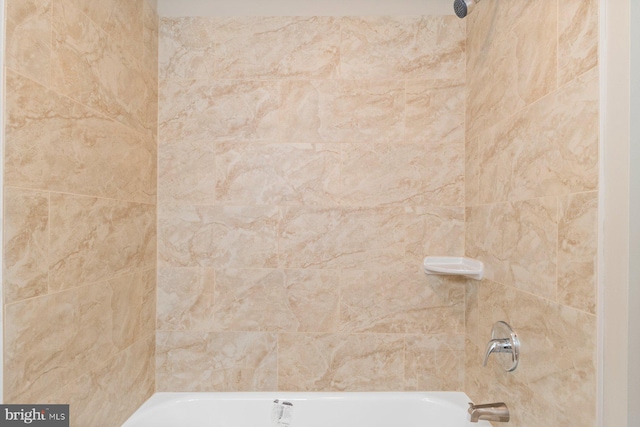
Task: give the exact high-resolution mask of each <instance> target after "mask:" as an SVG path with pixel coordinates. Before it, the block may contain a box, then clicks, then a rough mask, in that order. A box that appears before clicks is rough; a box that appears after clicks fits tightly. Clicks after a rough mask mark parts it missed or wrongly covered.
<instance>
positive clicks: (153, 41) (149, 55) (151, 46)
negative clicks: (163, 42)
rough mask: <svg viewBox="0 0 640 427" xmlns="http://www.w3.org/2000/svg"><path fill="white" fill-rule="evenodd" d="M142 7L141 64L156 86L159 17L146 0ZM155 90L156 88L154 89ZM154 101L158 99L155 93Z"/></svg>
mask: <svg viewBox="0 0 640 427" xmlns="http://www.w3.org/2000/svg"><path fill="white" fill-rule="evenodd" d="M143 3H144V5H143V9H142V42H143V45H142V49H143V50H142V64H143V68H144V69H145V70H147V71H151V72H152V73H153V77H154V78H155V82H156V88H157V86H158V73H159V59H158V58H159V55H160V54H159V45H158V44H159V41H158V40H159V39H160V35H159V34H160V18H159V17H158V13H157V12H156V11H155V9H154V8H153V6H151V5H150V4H149V2H148V1H147V0H144V1H143ZM156 92H157V90H156ZM155 101H156V102H157V101H158V96H157V93H156V96H155ZM157 115H158V114H157V108H156V120H157Z"/></svg>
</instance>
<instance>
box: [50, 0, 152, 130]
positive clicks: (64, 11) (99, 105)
mask: <svg viewBox="0 0 640 427" xmlns="http://www.w3.org/2000/svg"><path fill="white" fill-rule="evenodd" d="M93 3H95V2H91V4H93ZM100 3H102V2H100ZM127 3H136V4H139V5H140V6H141V5H142V4H141V3H140V2H138V1H136V2H127ZM140 18H141V16H140ZM139 32H140V36H139V37H138V39H141V37H142V26H141V25H140V28H139ZM122 43H123V44H128V43H126V42H125V41H122ZM133 45H139V47H140V49H139V52H138V53H136V54H130V55H127V54H126V49H125V48H123V46H122V45H120V44H119V43H118V40H113V39H112V38H111V37H109V35H107V34H106V33H105V32H104V31H103V30H102V29H101V28H99V27H98V26H97V24H95V23H94V22H93V21H92V20H91V19H89V18H88V17H87V16H86V15H84V14H83V13H82V12H81V11H80V10H79V9H77V8H76V7H74V6H72V5H70V4H69V3H68V0H64V1H56V2H54V4H53V51H52V65H51V71H52V72H51V87H52V89H54V90H55V91H56V92H58V93H60V94H62V95H65V96H68V97H70V98H72V99H74V100H76V101H78V102H80V103H81V104H83V105H86V106H88V107H90V108H92V109H94V110H96V111H99V112H100V113H102V114H104V115H106V116H108V117H110V118H113V119H115V120H118V121H120V122H122V123H125V124H127V125H129V126H132V127H134V128H136V129H142V128H144V123H143V121H142V118H141V116H143V112H144V110H145V109H146V104H147V101H148V98H149V96H148V95H149V92H151V93H153V88H150V87H148V86H147V82H146V81H145V79H144V76H143V73H142V71H141V70H142V68H141V65H140V57H141V56H142V41H141V40H139V42H137V43H133Z"/></svg>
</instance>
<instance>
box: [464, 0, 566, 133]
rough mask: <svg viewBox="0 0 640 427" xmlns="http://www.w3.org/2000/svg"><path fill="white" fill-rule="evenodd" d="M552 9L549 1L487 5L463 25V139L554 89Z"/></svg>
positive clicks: (520, 0)
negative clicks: (464, 72)
mask: <svg viewBox="0 0 640 427" xmlns="http://www.w3.org/2000/svg"><path fill="white" fill-rule="evenodd" d="M556 9H557V7H556V3H555V2H550V1H548V0H532V1H526V2H525V1H522V0H518V1H510V2H488V3H484V4H482V5H480V6H479V7H478V8H477V10H474V12H473V13H472V14H470V15H469V16H468V17H467V18H466V19H465V21H467V66H466V69H467V85H466V86H467V88H468V89H467V109H466V127H467V136H468V137H475V136H477V133H478V132H479V131H482V130H484V129H486V128H487V127H488V126H491V125H493V124H494V123H497V122H499V121H500V120H503V119H505V118H507V117H510V116H511V115H512V114H513V113H514V112H516V111H518V110H520V109H522V108H523V107H525V106H527V105H530V104H532V103H533V102H534V101H536V100H538V99H540V98H541V97H543V96H544V95H546V94H548V93H550V92H551V91H553V90H555V89H556V87H557V71H556V68H557V61H558V60H557V44H558V41H557V28H556V27H557V10H556Z"/></svg>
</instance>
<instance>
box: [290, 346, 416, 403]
mask: <svg viewBox="0 0 640 427" xmlns="http://www.w3.org/2000/svg"><path fill="white" fill-rule="evenodd" d="M403 355H404V337H403V336H401V335H400V336H397V335H386V334H380V335H377V334H375V335H374V334H364V335H349V334H322V335H317V334H279V335H278V387H279V389H281V390H291V391H390V390H401V389H402V387H403V376H404V372H403Z"/></svg>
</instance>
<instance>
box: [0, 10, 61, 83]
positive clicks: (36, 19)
mask: <svg viewBox="0 0 640 427" xmlns="http://www.w3.org/2000/svg"><path fill="white" fill-rule="evenodd" d="M51 3H52V0H9V1H6V2H5V4H6V10H5V19H6V21H5V25H6V27H5V31H6V32H5V37H6V39H5V53H4V55H5V59H4V61H5V65H6V66H7V67H8V68H10V69H11V70H14V71H17V72H19V73H20V74H22V75H24V76H27V77H29V78H31V79H33V80H35V81H37V82H38V83H40V84H42V85H44V86H48V85H49V83H50V81H51V7H52V6H51Z"/></svg>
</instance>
